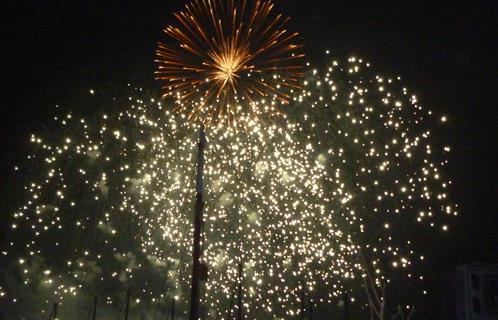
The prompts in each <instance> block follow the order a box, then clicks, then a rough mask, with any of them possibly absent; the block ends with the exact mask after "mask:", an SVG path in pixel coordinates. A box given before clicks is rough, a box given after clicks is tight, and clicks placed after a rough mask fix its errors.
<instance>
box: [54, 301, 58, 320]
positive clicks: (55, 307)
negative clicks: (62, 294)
mask: <svg viewBox="0 0 498 320" xmlns="http://www.w3.org/2000/svg"><path fill="white" fill-rule="evenodd" d="M58 307H59V305H58V304H57V303H56V302H54V320H57V308H58Z"/></svg>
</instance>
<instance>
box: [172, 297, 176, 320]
mask: <svg viewBox="0 0 498 320" xmlns="http://www.w3.org/2000/svg"><path fill="white" fill-rule="evenodd" d="M175 305H176V299H175V298H173V300H171V320H174V319H175Z"/></svg>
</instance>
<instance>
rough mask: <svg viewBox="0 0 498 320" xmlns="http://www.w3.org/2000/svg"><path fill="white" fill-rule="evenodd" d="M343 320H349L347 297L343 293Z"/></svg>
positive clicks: (346, 294) (345, 293)
mask: <svg viewBox="0 0 498 320" xmlns="http://www.w3.org/2000/svg"><path fill="white" fill-rule="evenodd" d="M344 320H349V295H348V293H347V292H344Z"/></svg>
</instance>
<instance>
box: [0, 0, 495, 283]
mask: <svg viewBox="0 0 498 320" xmlns="http://www.w3.org/2000/svg"><path fill="white" fill-rule="evenodd" d="M184 3H185V2H184V1H178V0H175V1H171V0H170V1H55V0H53V1H9V2H8V3H6V4H3V8H2V14H1V15H2V28H1V30H2V32H3V33H4V35H3V36H2V48H1V49H0V50H1V57H2V58H1V61H2V68H1V70H2V77H1V80H0V81H1V82H0V83H1V85H0V95H1V100H0V101H1V103H0V108H1V112H0V137H1V140H0V141H1V142H0V143H1V149H0V152H1V157H2V161H1V163H0V174H1V177H2V181H3V182H2V183H1V184H0V210H1V211H0V213H1V214H2V219H1V221H0V241H1V239H2V238H3V236H2V235H3V234H4V233H5V232H8V231H6V230H8V228H6V223H8V219H5V217H8V216H9V215H10V210H11V209H12V208H13V207H15V206H16V205H18V203H12V199H13V198H14V191H13V190H16V187H18V181H14V180H13V179H12V178H11V177H12V175H11V172H12V169H13V167H14V165H15V163H16V162H18V161H21V159H22V158H23V156H24V155H25V150H26V148H27V143H26V141H27V137H28V136H29V134H30V133H31V132H32V131H40V129H41V128H45V126H46V124H47V123H49V120H50V118H51V117H52V116H53V115H54V113H55V108H54V106H55V105H56V104H61V105H66V106H69V107H71V108H72V109H73V110H74V111H75V113H78V114H82V115H90V114H92V113H95V112H98V110H91V109H88V108H86V107H87V105H85V108H83V107H81V108H80V109H77V108H75V106H78V101H79V100H80V99H81V98H82V97H84V96H88V91H89V89H91V88H92V89H95V90H96V91H97V98H98V95H99V92H106V94H108V95H113V94H119V92H120V88H122V87H123V86H124V85H125V84H126V83H128V82H132V83H134V84H138V85H142V86H144V87H147V88H151V89H153V90H156V91H158V92H159V85H158V84H157V83H156V82H155V81H154V74H153V71H154V63H153V59H154V49H155V45H156V43H157V41H158V40H160V39H163V38H162V33H161V30H162V28H163V27H164V26H165V25H166V24H168V23H169V22H171V21H172V19H171V13H172V12H173V11H177V10H179V9H181V8H182V7H183V5H184ZM277 3H278V8H279V9H280V10H281V11H283V12H284V13H286V14H288V15H290V16H292V17H293V19H292V22H291V24H292V26H293V28H294V29H296V30H298V31H299V32H300V33H301V35H302V39H303V41H304V43H305V44H306V48H305V52H306V54H307V56H308V60H309V61H311V62H312V64H314V65H320V64H322V60H323V59H324V55H323V54H322V53H323V51H324V50H325V49H330V50H331V51H332V53H333V54H334V56H337V57H343V58H346V57H347V56H348V55H351V54H353V55H358V56H361V57H363V58H365V59H367V60H369V61H371V62H372V63H373V64H374V65H375V66H376V68H377V69H378V70H384V74H392V75H397V74H399V75H401V76H402V77H403V78H404V83H405V84H406V85H407V86H408V87H409V88H410V89H411V90H413V91H415V92H417V94H418V96H419V100H421V101H422V105H424V106H425V107H428V108H431V109H432V110H434V111H436V112H438V113H444V114H447V115H448V116H449V123H450V125H449V126H448V127H447V129H446V130H439V131H438V136H441V137H442V140H443V141H449V144H450V145H451V146H452V148H453V152H452V154H451V156H450V158H449V160H450V165H449V169H448V170H449V173H450V176H451V177H453V180H454V182H455V184H454V188H453V190H452V193H453V194H452V198H453V199H454V200H455V202H457V203H459V204H460V212H461V213H462V214H461V216H460V217H459V218H458V219H457V220H456V224H455V226H453V229H452V230H453V231H452V232H451V233H450V235H449V237H448V238H447V239H442V241H441V239H436V238H435V239H433V240H434V241H435V243H434V248H435V249H436V250H438V251H439V252H438V253H437V254H433V257H432V260H431V266H433V270H432V271H431V272H432V273H431V272H428V273H427V277H428V279H430V280H429V286H430V287H431V288H433V289H434V290H436V291H437V290H439V289H440V288H441V287H442V277H443V276H444V275H445V274H446V273H447V272H449V271H450V270H451V268H452V267H455V266H457V265H460V264H464V263H470V262H494V263H498V233H497V231H496V230H498V216H497V214H498V206H497V198H498V169H497V168H498V166H497V164H496V162H497V156H496V148H497V147H498V145H497V141H498V130H497V125H498V123H497V120H498V111H497V107H496V106H497V103H496V101H497V95H496V85H497V83H498V79H497V72H496V71H497V58H496V57H497V56H496V54H495V49H496V34H495V33H494V32H495V31H496V27H495V26H494V25H493V23H494V20H496V17H497V13H498V11H497V9H498V5H497V4H496V2H495V1H485V0H484V1H455V0H454V1H396V2H394V1H332V0H308V1H303V0H288V1H278V2H277ZM97 106H98V104H96V107H97ZM96 107H95V108H96ZM429 240H430V239H429ZM438 246H441V249H440V250H439V247H438Z"/></svg>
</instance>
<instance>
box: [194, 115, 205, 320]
mask: <svg viewBox="0 0 498 320" xmlns="http://www.w3.org/2000/svg"><path fill="white" fill-rule="evenodd" d="M206 144H207V143H206V133H205V132H204V126H203V125H202V126H201V128H200V130H199V144H198V147H199V150H198V153H197V179H196V204H195V212H194V245H193V248H192V256H193V263H192V265H193V267H192V286H191V292H190V320H199V309H200V308H199V307H200V278H199V275H200V265H201V261H200V259H201V229H202V213H203V209H204V201H203V196H202V193H203V191H204V150H205V149H206Z"/></svg>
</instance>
